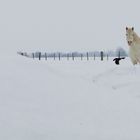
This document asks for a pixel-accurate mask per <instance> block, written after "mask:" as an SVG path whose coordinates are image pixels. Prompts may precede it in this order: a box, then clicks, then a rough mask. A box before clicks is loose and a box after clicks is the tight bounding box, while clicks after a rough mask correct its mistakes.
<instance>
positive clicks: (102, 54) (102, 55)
mask: <svg viewBox="0 0 140 140" xmlns="http://www.w3.org/2000/svg"><path fill="white" fill-rule="evenodd" d="M103 57H104V53H103V51H101V61H103Z"/></svg>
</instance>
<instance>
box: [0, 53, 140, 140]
mask: <svg viewBox="0 0 140 140" xmlns="http://www.w3.org/2000/svg"><path fill="white" fill-rule="evenodd" d="M0 64H1V72H0V85H1V88H0V112H1V115H0V132H1V133H0V139H1V140H19V139H20V140H25V139H26V140H85V139H87V140H94V139H95V140H132V139H133V140H138V139H140V133H139V130H140V125H139V124H140V109H139V106H140V86H139V83H140V78H139V77H140V67H139V66H133V65H132V64H131V62H130V60H129V58H127V59H125V60H122V61H121V64H120V65H119V66H117V65H115V64H114V62H113V61H112V59H111V58H110V59H109V61H107V60H104V61H100V60H95V61H94V60H90V61H87V60H83V61H81V60H80V59H79V60H75V61H72V60H69V61H67V60H61V61H59V60H56V61H53V60H47V61H45V60H41V61H39V60H37V59H35V60H33V59H31V58H26V57H22V56H17V55H16V54H15V56H10V57H7V56H5V57H4V56H1V59H0Z"/></svg>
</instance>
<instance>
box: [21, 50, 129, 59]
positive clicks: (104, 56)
mask: <svg viewBox="0 0 140 140" xmlns="http://www.w3.org/2000/svg"><path fill="white" fill-rule="evenodd" d="M18 54H20V55H22V56H26V57H30V58H33V59H35V58H36V59H38V60H41V59H45V60H49V59H50V58H52V59H53V60H59V61H60V60H62V59H63V58H66V59H67V60H73V61H74V60H75V58H79V59H80V60H81V61H82V60H87V61H88V60H91V59H90V58H93V59H94V60H96V58H100V60H101V61H103V60H109V57H118V58H120V57H127V54H124V53H123V52H121V51H119V52H118V53H117V54H116V53H106V52H103V51H100V52H86V53H77V52H71V53H60V52H57V53H46V52H45V53H41V52H36V53H31V54H27V53H26V52H24V53H23V52H18Z"/></svg>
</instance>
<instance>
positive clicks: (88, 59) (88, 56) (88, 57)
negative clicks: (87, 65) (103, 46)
mask: <svg viewBox="0 0 140 140" xmlns="http://www.w3.org/2000/svg"><path fill="white" fill-rule="evenodd" d="M87 60H89V55H88V52H87Z"/></svg>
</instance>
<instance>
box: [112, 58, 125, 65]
mask: <svg viewBox="0 0 140 140" xmlns="http://www.w3.org/2000/svg"><path fill="white" fill-rule="evenodd" d="M122 59H125V57H121V58H120V57H119V58H114V59H113V61H115V64H116V65H119V64H120V60H122Z"/></svg>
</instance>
